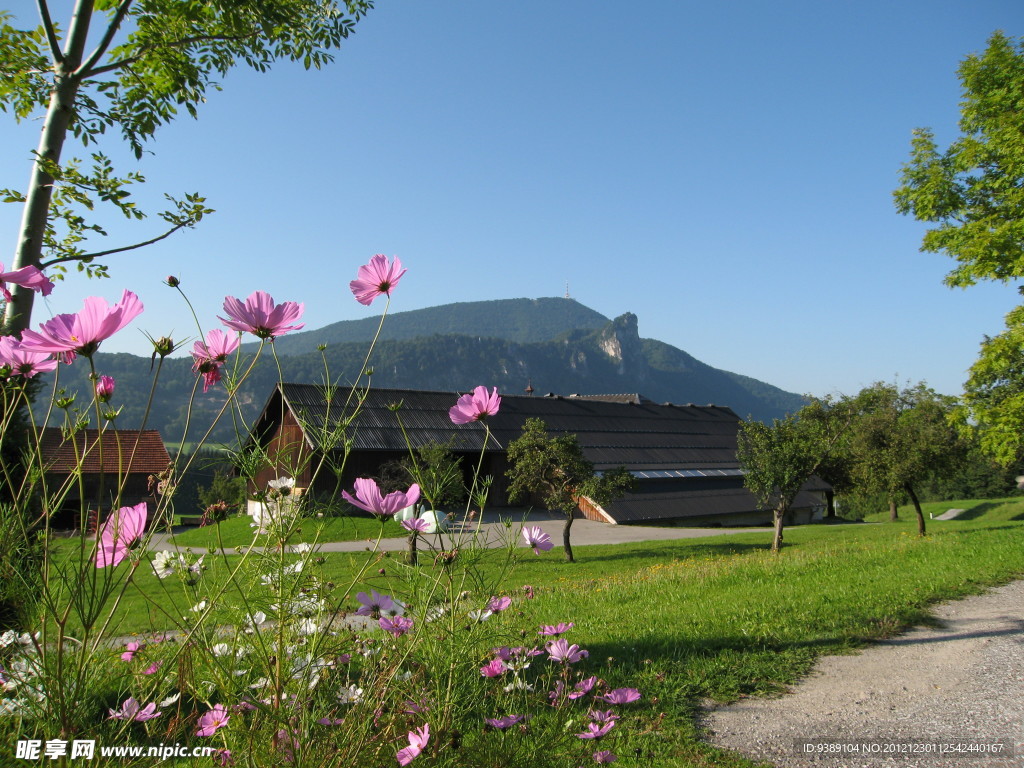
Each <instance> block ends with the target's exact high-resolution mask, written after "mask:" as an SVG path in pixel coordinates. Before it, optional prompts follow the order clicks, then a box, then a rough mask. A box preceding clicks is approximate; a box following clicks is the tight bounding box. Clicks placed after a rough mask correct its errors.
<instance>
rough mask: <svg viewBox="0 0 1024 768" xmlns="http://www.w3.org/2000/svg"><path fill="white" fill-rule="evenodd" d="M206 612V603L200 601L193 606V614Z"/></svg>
mask: <svg viewBox="0 0 1024 768" xmlns="http://www.w3.org/2000/svg"><path fill="white" fill-rule="evenodd" d="M205 610H206V601H205V600H200V601H199V602H198V603H196V604H195V605H193V606H192V612H193V613H202V612H203V611H205Z"/></svg>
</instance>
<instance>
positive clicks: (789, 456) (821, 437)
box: [737, 414, 830, 552]
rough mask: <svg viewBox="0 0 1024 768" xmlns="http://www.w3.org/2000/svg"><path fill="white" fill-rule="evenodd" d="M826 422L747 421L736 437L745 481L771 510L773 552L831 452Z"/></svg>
mask: <svg viewBox="0 0 1024 768" xmlns="http://www.w3.org/2000/svg"><path fill="white" fill-rule="evenodd" d="M829 444H830V438H829V434H828V430H827V429H826V425H825V422H824V421H822V420H818V419H812V418H807V419H802V418H800V417H799V416H798V415H794V414H790V415H789V416H786V417H785V418H784V419H774V420H773V421H772V423H771V424H763V423H761V422H759V421H745V422H743V423H742V424H741V425H740V431H739V435H738V437H737V457H738V459H739V463H740V467H741V468H742V469H743V471H744V475H743V483H744V485H746V487H747V489H748V490H749V491H750V492H751V493H752V494H754V497H755V498H756V499H757V501H758V504H760V505H761V506H762V507H764V508H765V509H770V510H771V511H772V521H773V523H774V527H775V534H774V536H773V537H772V552H778V551H779V550H780V549H781V548H782V529H783V525H784V524H785V516H786V512H788V511H789V507H790V505H791V504H792V503H793V500H794V499H795V498H796V495H797V494H798V493H799V492H800V489H801V488H802V487H803V485H804V483H806V482H807V481H808V480H809V479H810V477H811V475H813V474H814V471H815V469H817V467H818V465H819V464H820V463H821V462H822V460H823V459H824V458H825V456H826V455H827V454H828V449H829Z"/></svg>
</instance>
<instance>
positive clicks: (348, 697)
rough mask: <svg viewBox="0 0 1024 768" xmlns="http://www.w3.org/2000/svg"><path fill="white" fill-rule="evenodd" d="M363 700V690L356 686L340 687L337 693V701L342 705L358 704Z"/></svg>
mask: <svg viewBox="0 0 1024 768" xmlns="http://www.w3.org/2000/svg"><path fill="white" fill-rule="evenodd" d="M362 700H363V689H362V688H359V687H358V686H356V685H350V686H348V687H342V689H341V690H340V691H338V701H339V702H340V703H342V704H358V703H359V702H360V701H362Z"/></svg>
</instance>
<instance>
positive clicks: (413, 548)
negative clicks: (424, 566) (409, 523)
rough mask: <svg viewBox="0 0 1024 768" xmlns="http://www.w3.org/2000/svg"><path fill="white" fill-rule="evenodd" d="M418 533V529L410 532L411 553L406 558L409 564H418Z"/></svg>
mask: <svg viewBox="0 0 1024 768" xmlns="http://www.w3.org/2000/svg"><path fill="white" fill-rule="evenodd" d="M417 536H418V534H417V533H416V531H410V532H409V554H408V556H407V558H406V562H408V563H409V565H416V537H417Z"/></svg>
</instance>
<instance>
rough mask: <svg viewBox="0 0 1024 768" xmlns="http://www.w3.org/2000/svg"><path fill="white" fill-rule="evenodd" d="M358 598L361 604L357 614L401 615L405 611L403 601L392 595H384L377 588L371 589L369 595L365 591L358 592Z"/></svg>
mask: <svg viewBox="0 0 1024 768" xmlns="http://www.w3.org/2000/svg"><path fill="white" fill-rule="evenodd" d="M356 600H358V601H359V602H360V604H361V605H360V606H359V608H358V610H356V615H357V616H375V617H376V616H381V615H385V616H401V615H402V614H403V613H404V612H405V607H404V606H403V605H402V603H400V602H399V601H397V600H395V599H394V598H392V597H391V596H390V595H382V594H381V593H380V592H378V591H377V590H376V589H371V590H370V594H369V595H368V594H366V593H365V592H359V593H357V594H356Z"/></svg>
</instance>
